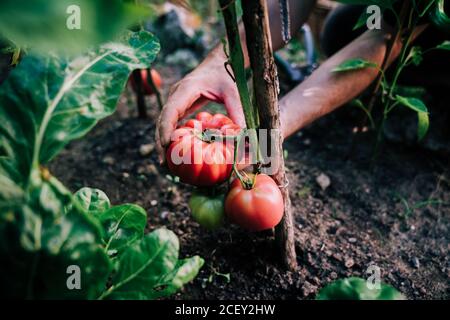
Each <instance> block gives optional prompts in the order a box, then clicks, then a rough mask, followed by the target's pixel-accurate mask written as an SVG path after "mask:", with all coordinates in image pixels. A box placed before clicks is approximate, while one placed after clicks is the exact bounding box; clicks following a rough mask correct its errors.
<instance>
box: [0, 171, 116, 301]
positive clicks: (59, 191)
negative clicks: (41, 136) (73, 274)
mask: <svg viewBox="0 0 450 320" xmlns="http://www.w3.org/2000/svg"><path fill="white" fill-rule="evenodd" d="M71 201H72V200H71V195H70V193H69V192H68V191H67V190H65V189H64V188H63V187H62V186H61V185H60V183H59V182H58V181H56V180H55V178H50V179H49V180H47V181H44V180H42V181H41V185H38V186H34V187H33V188H32V189H31V190H30V194H29V201H28V202H27V203H22V204H20V205H17V204H12V205H11V207H10V208H9V209H5V210H2V215H0V219H1V220H0V269H1V272H0V282H1V283H2V285H1V289H0V295H1V296H2V297H8V298H27V299H72V298H75V299H92V298H95V297H97V296H98V295H99V294H100V293H101V292H102V291H103V290H104V289H105V287H106V280H107V277H108V274H109V272H110V270H111V263H110V261H109V259H108V257H107V255H106V254H105V252H104V250H103V248H102V247H101V246H100V245H99V244H100V238H101V236H102V231H101V229H100V226H99V225H98V224H97V223H96V221H95V220H93V219H91V218H90V217H88V216H87V215H86V214H85V213H84V212H83V211H80V209H79V207H77V206H73V207H72V208H71V210H70V211H69V212H68V213H67V214H64V215H59V216H58V217H57V218H56V219H55V217H54V215H55V212H56V213H60V212H62V211H64V208H65V207H66V206H67V205H68V204H70V203H71ZM70 266H76V267H78V268H79V270H80V273H79V275H80V283H81V288H80V289H73V288H72V289H69V287H68V286H67V279H68V277H69V276H70V274H68V273H67V271H68V267H70Z"/></svg>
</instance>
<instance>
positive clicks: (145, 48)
mask: <svg viewBox="0 0 450 320" xmlns="http://www.w3.org/2000/svg"><path fill="white" fill-rule="evenodd" d="M158 50H159V43H158V41H157V39H156V38H155V37H154V36H153V35H151V34H150V33H148V32H144V31H142V32H140V33H133V34H131V33H130V34H128V35H127V37H125V38H124V39H123V41H122V42H118V43H108V44H105V45H103V46H102V47H101V48H100V49H99V50H97V51H96V52H91V53H88V54H85V55H83V56H80V57H77V58H74V59H67V58H62V57H60V56H55V55H52V54H49V55H47V56H45V57H44V56H36V55H29V56H27V57H25V58H24V59H23V61H22V62H21V63H20V64H19V67H18V68H16V69H15V70H14V71H13V72H12V73H11V75H10V76H9V78H8V79H7V81H6V82H5V83H3V85H2V86H0V120H1V125H0V174H3V175H5V176H7V177H8V178H9V179H10V180H12V181H14V182H15V183H16V184H18V185H20V186H22V187H23V188H26V186H27V185H28V183H29V178H30V172H31V168H32V167H33V166H34V167H37V166H38V165H39V164H45V163H46V162H48V161H49V160H50V159H51V158H52V157H54V156H55V155H56V154H57V153H58V152H59V151H60V150H61V149H62V148H63V147H64V146H65V145H66V144H67V143H68V142H70V141H71V140H73V139H76V138H79V137H81V136H83V135H84V134H86V133H87V132H88V131H89V130H90V129H91V128H92V127H93V126H94V125H95V124H96V123H97V122H98V120H100V119H102V118H104V117H106V116H108V115H110V114H111V113H112V112H113V111H114V109H115V107H116V103H117V101H118V99H119V96H120V94H121V92H122V90H123V88H124V87H125V84H126V81H127V79H128V75H129V73H130V72H131V71H132V70H133V69H137V68H146V67H148V66H149V65H150V63H151V62H152V61H153V60H154V59H155V56H156V54H157V52H158ZM3 192H6V191H5V190H4V188H2V186H0V194H1V193H3ZM0 198H1V197H0Z"/></svg>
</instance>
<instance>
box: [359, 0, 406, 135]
mask: <svg viewBox="0 0 450 320" xmlns="http://www.w3.org/2000/svg"><path fill="white" fill-rule="evenodd" d="M409 7H410V4H409V1H404V3H403V6H402V8H401V11H400V17H399V25H398V26H397V31H396V33H395V36H394V37H392V38H391V39H389V42H388V44H387V48H386V54H385V56H384V59H383V63H382V64H381V67H380V71H381V72H380V73H379V74H378V76H377V78H376V80H375V87H374V89H373V91H372V94H371V98H370V100H369V103H368V104H367V110H368V111H369V113H371V112H372V109H373V107H374V106H375V102H376V100H377V96H378V95H377V93H378V92H379V91H380V87H381V85H382V81H383V74H384V73H385V72H386V69H387V67H388V63H389V60H390V59H391V56H392V53H393V50H394V46H395V43H397V42H398V41H399V40H400V38H401V34H402V30H403V27H404V24H405V20H406V17H407V14H408V8H409ZM366 123H367V116H364V117H363V120H362V121H361V125H360V128H362V127H364V126H365V125H366Z"/></svg>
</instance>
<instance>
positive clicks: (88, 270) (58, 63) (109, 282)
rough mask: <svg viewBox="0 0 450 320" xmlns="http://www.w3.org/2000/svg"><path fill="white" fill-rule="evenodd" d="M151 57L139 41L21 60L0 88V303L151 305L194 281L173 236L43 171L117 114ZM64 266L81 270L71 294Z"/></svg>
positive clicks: (138, 212) (152, 47)
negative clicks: (0, 299) (1, 299)
mask: <svg viewBox="0 0 450 320" xmlns="http://www.w3.org/2000/svg"><path fill="white" fill-rule="evenodd" d="M158 50H159V43H158V41H157V39H156V38H155V37H154V36H153V35H151V34H150V33H147V32H139V33H127V34H126V35H125V36H123V37H122V38H121V40H120V41H117V42H114V43H106V44H104V45H102V46H100V47H99V48H98V49H96V50H92V51H90V52H88V53H86V54H83V55H80V56H77V57H74V58H68V57H66V56H64V55H55V54H52V53H48V54H47V55H45V56H44V55H39V54H28V55H26V56H25V58H24V59H23V60H22V61H21V63H20V64H19V66H18V67H17V68H16V69H15V70H14V71H13V72H12V73H11V75H10V76H9V77H8V78H7V80H6V81H5V82H4V83H3V84H2V86H0V119H1V126H0V182H1V183H0V266H1V272H0V282H1V283H2V286H1V289H0V295H1V296H5V297H9V298H27V299H64V298H76V299H95V298H115V299H129V298H137V299H144V298H145V299H151V298H156V297H160V296H164V295H167V294H171V293H173V292H174V291H175V290H177V289H178V288H180V287H181V286H182V285H183V284H184V283H186V282H187V281H190V280H191V279H192V278H193V277H194V276H195V275H196V274H197V272H198V270H199V268H200V267H201V266H202V264H203V260H202V259H201V258H199V257H193V258H190V259H187V260H178V239H177V238H176V236H175V235H174V234H173V233H172V232H170V231H168V230H165V229H159V230H156V231H154V232H152V233H150V234H147V235H144V227H145V224H146V220H147V218H146V213H145V211H144V210H143V209H142V208H140V207H138V206H135V205H131V204H126V205H121V206H112V207H111V205H110V203H109V200H108V198H107V196H106V195H105V194H104V193H103V192H101V191H99V190H95V189H89V188H84V189H81V190H80V191H78V192H77V193H75V194H72V193H71V192H70V191H69V190H68V189H67V188H66V187H65V186H64V185H63V184H62V183H61V182H59V181H58V180H57V178H56V177H54V176H52V175H51V173H50V172H49V171H48V169H47V168H46V167H45V165H46V164H47V163H48V162H49V161H50V160H51V159H53V158H54V157H55V156H56V155H57V154H58V153H59V152H60V151H61V150H62V149H63V148H64V146H65V145H66V144H67V143H69V142H70V141H72V140H74V139H77V138H80V137H82V136H83V135H85V134H86V133H87V132H88V131H89V130H90V129H91V128H92V127H93V126H94V125H95V124H96V123H97V121H99V120H100V119H102V118H105V117H106V116H108V115H110V114H111V113H112V112H114V110H115V106H116V103H117V101H118V99H119V95H120V93H121V92H122V90H123V89H124V87H125V84H126V81H127V79H128V76H129V74H130V73H131V71H132V70H134V69H139V68H147V67H149V64H150V63H151V62H152V61H153V60H154V59H155V57H156V54H157V53H158ZM70 266H77V267H78V268H79V269H80V280H81V287H80V288H79V289H76V290H69V288H68V286H67V283H66V281H68V277H69V275H68V274H67V273H66V270H68V268H69V267H70Z"/></svg>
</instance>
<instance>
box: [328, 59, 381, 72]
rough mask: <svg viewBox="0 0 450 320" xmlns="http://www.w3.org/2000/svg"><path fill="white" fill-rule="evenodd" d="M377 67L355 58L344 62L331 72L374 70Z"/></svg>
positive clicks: (374, 64)
mask: <svg viewBox="0 0 450 320" xmlns="http://www.w3.org/2000/svg"><path fill="white" fill-rule="evenodd" d="M377 66H378V65H377V64H376V63H373V62H370V61H366V60H363V59H359V58H356V59H349V60H346V61H344V62H343V63H341V64H340V65H338V66H337V67H335V68H334V69H333V72H344V71H352V70H359V69H365V68H376V67H377Z"/></svg>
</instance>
